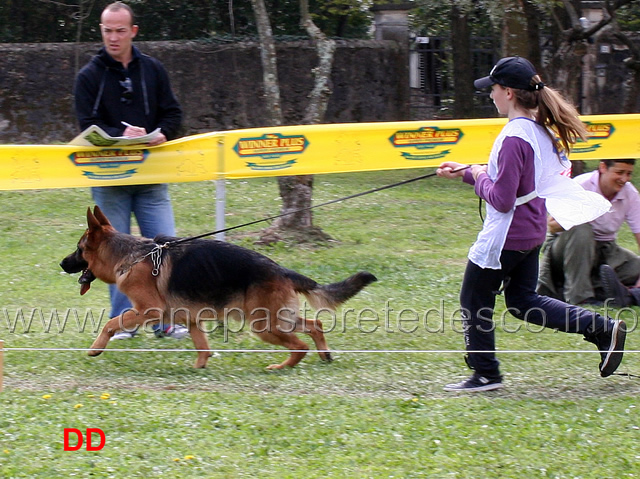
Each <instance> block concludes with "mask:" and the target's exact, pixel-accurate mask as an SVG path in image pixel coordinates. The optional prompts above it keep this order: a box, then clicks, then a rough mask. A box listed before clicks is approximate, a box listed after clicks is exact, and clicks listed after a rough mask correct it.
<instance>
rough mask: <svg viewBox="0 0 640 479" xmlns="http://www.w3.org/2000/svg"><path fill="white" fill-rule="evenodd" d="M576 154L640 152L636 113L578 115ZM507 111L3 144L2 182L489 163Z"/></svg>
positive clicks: (66, 183)
mask: <svg viewBox="0 0 640 479" xmlns="http://www.w3.org/2000/svg"><path fill="white" fill-rule="evenodd" d="M581 119H582V121H583V122H584V123H585V124H586V125H587V128H588V130H589V140H588V141H587V142H581V143H579V144H578V145H577V146H576V148H575V149H574V151H573V153H572V155H571V159H572V160H598V159H607V158H609V159H611V158H640V141H639V140H638V134H639V133H638V132H640V115H638V114H632V115H631V114H630V115H592V116H583V117H581ZM505 122H506V120H505V119H481V120H439V121H429V120H427V121H413V122H392V123H382V122H381V123H347V124H329V125H302V126H284V127H274V128H254V129H246V130H232V131H225V132H212V133H204V134H200V135H193V136H188V137H184V138H180V139H178V140H174V141H170V142H167V143H165V144H163V145H161V146H157V147H153V148H144V147H142V148H139V147H136V148H131V147H118V148H97V147H78V146H71V145H51V146H45V145H35V146H32V145H0V155H1V158H2V161H1V162H0V190H20V189H44V188H72V187H86V186H109V185H125V184H150V183H179V182H188V181H203V180H212V179H219V178H223V177H224V178H249V177H260V176H285V175H307V174H322V173H343V172H357V171H372V170H388V169H402V168H421V167H434V166H438V165H440V164H441V163H442V162H443V161H457V162H459V163H464V164H473V163H486V162H487V160H488V158H489V152H490V151H491V146H492V143H493V140H494V138H495V137H496V136H497V135H498V133H499V132H500V129H501V128H502V127H503V126H504V124H505Z"/></svg>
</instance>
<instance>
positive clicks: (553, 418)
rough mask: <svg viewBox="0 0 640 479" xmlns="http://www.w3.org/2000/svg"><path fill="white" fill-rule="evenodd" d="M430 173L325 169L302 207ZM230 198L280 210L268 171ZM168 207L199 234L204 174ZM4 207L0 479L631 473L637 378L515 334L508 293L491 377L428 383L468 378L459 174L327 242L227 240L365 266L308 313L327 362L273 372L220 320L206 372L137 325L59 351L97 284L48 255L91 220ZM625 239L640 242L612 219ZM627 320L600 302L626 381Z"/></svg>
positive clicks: (304, 259)
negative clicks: (615, 327)
mask: <svg viewBox="0 0 640 479" xmlns="http://www.w3.org/2000/svg"><path fill="white" fill-rule="evenodd" d="M423 173H424V170H407V171H395V172H376V173H362V174H353V175H326V176H318V177H316V181H315V190H314V191H315V193H314V201H315V202H316V203H319V202H323V201H328V200H332V199H335V198H339V197H342V196H345V195H350V194H353V193H357V192H360V191H363V190H367V189H370V188H374V187H376V186H382V185H386V184H389V183H392V182H395V181H400V180H404V179H408V178H411V177H414V176H418V175H420V174H423ZM227 196H228V205H227V225H228V226H233V225H236V224H241V223H243V222H246V221H252V220H255V219H258V218H262V217H266V216H269V215H273V214H277V213H278V209H279V198H278V193H277V187H276V183H275V180H274V179H255V180H248V181H233V182H228V183H227ZM172 198H173V204H174V209H175V213H176V222H177V225H178V230H179V234H180V235H183V236H188V235H192V234H199V233H202V232H205V231H209V230H212V229H214V226H215V225H214V208H215V186H214V184H213V183H193V184H190V183H186V184H179V185H173V186H172ZM0 201H2V205H3V206H4V207H3V208H2V210H0V233H1V235H2V236H1V240H0V253H1V257H2V261H3V268H2V271H1V272H0V280H1V282H2V288H1V289H0V308H2V309H1V311H0V339H3V340H4V341H5V348H6V351H5V353H4V392H2V393H0V477H6V478H10V477H47V478H50V477H72V476H73V477H114V478H125V477H160V476H162V477H165V478H190V477H207V478H242V477H246V478H249V477H251V478H253V477H260V478H298V477H304V478H320V477H322V478H326V477H329V478H333V477H353V478H530V477H532V478H534V477H535V478H537V477H542V478H618V477H640V465H639V464H640V446H638V444H640V400H639V399H638V393H639V392H640V379H636V378H630V377H621V376H613V377H610V378H607V379H602V378H600V377H599V374H598V361H599V357H598V354H597V352H596V351H595V349H594V348H593V346H592V345H591V344H590V343H586V342H584V341H583V340H582V337H580V336H579V335H569V334H563V333H558V332H554V331H548V330H545V331H538V330H534V328H528V329H531V331H528V330H527V328H526V327H525V325H524V324H523V323H521V322H519V321H517V320H515V319H513V318H511V317H510V316H508V315H506V314H502V313H503V312H504V303H503V302H502V298H499V299H498V311H497V313H498V314H497V315H496V317H497V318H499V323H498V333H497V342H498V348H499V349H500V350H502V351H503V353H501V354H500V355H499V357H500V359H501V362H502V363H501V367H502V370H503V373H504V375H505V388H504V389H502V390H499V391H495V392H491V393H485V394H477V395H463V394H451V393H445V392H444V391H442V386H443V385H444V384H446V383H448V382H452V381H454V380H459V379H463V378H464V377H466V376H468V374H469V370H468V369H466V366H465V365H464V362H463V358H462V356H463V354H462V349H463V339H462V335H461V334H460V332H459V331H460V323H459V321H458V317H457V314H456V308H457V307H458V299H457V296H458V291H459V287H460V282H461V279H462V273H463V270H464V265H465V262H466V253H467V250H468V248H469V246H470V245H471V243H472V242H473V240H474V238H475V236H476V234H477V232H478V231H479V229H480V228H481V220H480V218H479V215H478V202H477V198H476V197H475V196H474V194H473V190H472V188H470V187H468V186H467V185H463V184H461V183H459V182H452V181H446V180H442V179H438V178H431V179H427V180H423V181H420V182H416V183H412V184H409V185H406V186H402V187H399V188H394V189H389V190H385V191H382V192H379V193H375V194H372V195H368V196H364V197H361V198H358V199H354V200H351V201H348V202H344V203H339V204H334V205H331V206H329V207H326V208H321V209H317V210H315V214H314V217H315V224H316V225H317V226H319V227H321V228H322V229H323V230H324V231H325V232H326V233H328V234H329V235H331V236H332V237H333V238H334V240H335V241H332V242H330V243H329V244H325V245H292V244H277V245H275V246H271V247H267V246H259V247H258V246H254V244H253V239H252V236H251V235H250V234H249V233H255V232H256V231H257V230H256V229H254V230H248V231H247V230H236V231H234V234H231V235H229V236H228V240H229V241H232V242H235V243H238V244H241V245H243V246H246V247H250V248H253V249H256V250H258V251H260V252H262V253H264V254H266V255H268V256H269V257H271V258H273V259H274V260H276V261H278V262H280V263H281V264H282V265H284V266H286V267H289V268H292V269H295V270H297V271H299V272H301V273H303V274H306V275H308V276H310V277H312V278H314V279H316V280H318V281H319V282H323V283H327V282H333V281H338V280H341V279H344V278H345V277H346V276H348V275H350V274H352V273H354V272H356V271H359V270H368V271H371V272H372V273H374V274H375V275H376V276H377V277H378V279H379V281H378V282H377V283H374V284H373V285H371V286H370V287H368V288H367V289H366V290H365V291H364V292H362V293H361V294H360V295H358V296H357V297H355V298H354V299H352V300H351V301H349V302H348V303H347V304H346V305H345V307H344V308H343V310H341V311H338V312H337V314H336V317H335V321H334V320H333V318H331V317H329V316H321V318H322V319H323V321H324V323H325V327H326V328H327V329H328V330H329V331H328V332H327V340H328V343H329V345H330V346H331V347H332V348H333V349H334V350H336V351H337V352H336V353H335V354H334V357H335V361H334V362H333V363H330V364H326V363H323V362H321V361H320V359H319V357H318V356H317V355H316V354H309V355H308V356H307V357H306V358H305V360H303V362H302V363H301V364H300V365H299V366H298V367H296V368H295V369H290V370H285V371H266V370H265V366H266V365H268V364H271V363H273V362H280V361H282V360H283V359H284V357H285V355H286V353H279V352H272V351H271V349H272V348H271V347H270V346H269V345H267V344H264V343H262V342H261V341H259V340H258V339H257V338H255V337H253V336H252V335H251V334H250V333H249V332H248V331H247V330H246V328H244V329H242V330H239V331H238V329H236V325H233V324H230V325H229V328H226V329H225V328H223V327H218V328H217V329H215V330H212V331H211V333H210V336H211V338H210V341H211V345H212V347H213V348H215V349H219V350H220V352H219V353H218V355H217V356H216V357H214V358H211V360H210V361H209V366H208V368H207V369H205V370H194V369H192V368H191V365H192V364H193V361H194V360H195V353H193V352H189V351H176V349H180V350H182V349H184V350H189V349H192V347H193V345H192V344H191V342H190V341H189V340H181V341H175V340H171V339H156V338H155V337H154V336H153V335H152V334H141V335H138V337H136V338H134V339H132V340H128V341H118V342H113V343H110V345H109V347H110V348H111V349H112V350H111V351H107V352H106V353H104V354H103V355H101V356H100V357H97V358H89V357H87V356H86V353H85V351H81V350H74V349H82V348H87V347H88V346H89V345H90V344H91V342H92V341H93V338H94V336H95V333H96V330H97V329H98V328H99V325H100V323H101V322H102V324H104V321H105V320H106V316H105V317H102V318H101V317H100V314H101V312H104V314H106V312H107V311H108V294H107V288H106V286H105V285H103V284H100V283H99V282H96V283H94V285H93V287H92V289H91V291H89V292H88V293H87V294H86V295H84V296H80V295H79V285H78V284H77V282H76V280H77V275H73V276H70V275H66V274H64V273H62V272H61V270H60V268H59V266H58V263H59V262H60V260H61V259H62V258H63V257H64V256H65V255H66V254H68V253H70V252H71V251H72V250H73V249H74V247H75V244H76V242H77V240H78V238H79V236H80V234H81V233H82V232H83V230H84V228H85V225H86V223H85V212H86V208H87V206H89V205H90V204H91V201H90V194H89V191H88V190H85V189H77V190H55V191H53V190H50V191H22V192H0ZM254 228H255V227H254ZM620 241H621V243H622V244H623V245H625V246H627V247H629V248H631V249H634V250H635V249H636V248H637V247H636V245H635V244H634V243H635V242H634V240H633V239H632V236H631V234H630V233H629V231H628V230H626V229H625V230H624V231H623V232H622V234H621V239H620ZM349 308H351V309H349ZM638 311H639V310H638V309H634V310H629V311H626V312H620V311H616V310H614V311H610V313H612V314H621V315H622V317H624V319H625V320H626V321H627V322H628V323H629V325H630V326H631V327H632V329H633V331H632V332H631V333H630V334H629V336H628V339H627V349H628V350H630V351H631V352H629V353H628V354H627V355H626V356H625V359H624V361H623V364H622V366H621V368H620V372H626V373H631V374H640V356H639V355H638V354H637V352H635V350H637V349H640V348H639V347H638V343H639V340H638V332H637V331H636V329H637V318H636V314H637V312H638ZM76 313H77V318H76V316H75V314H76ZM89 313H91V314H92V316H88V314H89ZM310 314H312V313H310ZM425 318H426V319H425ZM65 320H66V323H65ZM232 328H233V329H232ZM34 348H46V349H49V350H47V351H37V350H34ZM64 349H67V350H64ZM125 349H139V350H141V351H136V352H130V351H124V350H125ZM242 350H245V351H249V352H242ZM65 428H77V429H80V430H82V431H85V430H86V429H87V428H100V429H102V430H103V431H104V433H105V437H106V443H105V446H104V448H103V449H102V450H100V451H95V452H94V451H85V450H80V451H64V450H63V433H64V429H65Z"/></svg>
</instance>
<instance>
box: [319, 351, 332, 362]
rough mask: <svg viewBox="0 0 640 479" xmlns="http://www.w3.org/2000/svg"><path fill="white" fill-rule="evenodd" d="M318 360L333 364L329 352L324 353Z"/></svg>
mask: <svg viewBox="0 0 640 479" xmlns="http://www.w3.org/2000/svg"><path fill="white" fill-rule="evenodd" d="M320 359H322V360H323V361H326V362H328V363H330V362H333V356H332V355H331V351H326V352H324V353H322V354H321V355H320Z"/></svg>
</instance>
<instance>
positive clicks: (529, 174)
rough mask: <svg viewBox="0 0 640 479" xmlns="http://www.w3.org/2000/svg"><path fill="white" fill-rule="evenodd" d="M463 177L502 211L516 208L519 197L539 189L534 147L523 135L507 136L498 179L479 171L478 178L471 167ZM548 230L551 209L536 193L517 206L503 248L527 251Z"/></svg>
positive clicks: (502, 151) (478, 192)
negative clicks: (532, 197) (536, 185)
mask: <svg viewBox="0 0 640 479" xmlns="http://www.w3.org/2000/svg"><path fill="white" fill-rule="evenodd" d="M463 181H464V182H465V183H468V184H470V185H474V186H475V192H476V194H477V195H478V196H479V197H480V198H482V199H483V200H485V201H486V202H487V203H489V204H490V205H491V206H493V207H494V208H495V209H497V210H498V211H500V212H503V213H506V212H508V211H510V210H511V209H513V206H514V205H515V203H516V198H518V197H520V196H525V195H527V194H529V193H531V192H532V191H533V190H534V189H535V166H534V153H533V149H532V148H531V145H529V143H527V142H526V141H524V140H523V139H521V138H518V137H514V136H509V137H506V138H505V139H504V142H503V143H502V148H501V149H500V153H499V154H498V175H497V176H496V180H495V182H494V181H492V180H491V178H489V175H487V174H486V173H481V174H479V175H478V178H477V180H476V181H474V180H473V177H472V176H471V170H465V172H464V176H463ZM546 231H547V210H546V208H545V203H544V199H542V198H538V197H536V198H534V199H533V200H531V201H529V202H527V203H525V204H523V205H520V206H518V207H516V210H515V212H514V214H513V221H512V222H511V226H510V228H509V232H508V233H507V238H506V241H505V244H504V248H503V249H505V250H512V251H526V250H530V249H532V248H535V247H536V246H539V245H541V244H542V243H543V242H544V240H545V237H546Z"/></svg>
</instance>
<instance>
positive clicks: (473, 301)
mask: <svg viewBox="0 0 640 479" xmlns="http://www.w3.org/2000/svg"><path fill="white" fill-rule="evenodd" d="M539 252H540V247H537V248H534V249H532V250H529V251H507V250H503V251H502V254H501V256H500V263H501V265H502V269H499V270H496V269H488V268H481V267H480V266H478V265H476V264H474V263H472V262H471V261H469V262H468V263H467V268H466V271H465V274H464V280H463V283H462V290H461V291H460V306H461V309H462V320H463V326H464V333H465V345H466V349H467V351H482V352H479V353H478V352H470V353H468V364H469V366H470V367H471V368H472V369H474V370H475V371H476V372H478V373H479V374H481V375H483V376H485V377H497V376H499V375H500V370H499V361H498V360H497V359H496V355H495V330H496V327H497V326H500V325H496V324H495V322H494V321H493V310H494V307H495V302H496V295H497V294H499V289H500V286H501V285H502V284H503V283H504V300H505V305H506V306H507V309H508V311H509V313H510V314H511V315H513V316H515V317H516V318H518V319H520V320H523V321H526V322H528V323H531V324H534V325H537V326H543V327H547V328H552V329H557V330H558V331H564V332H567V333H579V334H583V335H589V336H592V335H594V334H599V333H601V332H603V331H605V330H606V329H608V328H610V327H612V323H611V322H610V320H609V319H608V318H606V317H604V316H601V315H600V314H597V313H595V312H593V311H590V310H587V309H584V308H580V307H578V306H573V305H570V304H567V303H563V302H562V301H559V300H557V299H553V298H549V297H547V296H541V295H539V294H538V293H536V284H537V282H538V256H539ZM484 351H486V352H484Z"/></svg>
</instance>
